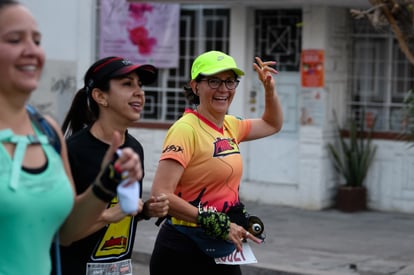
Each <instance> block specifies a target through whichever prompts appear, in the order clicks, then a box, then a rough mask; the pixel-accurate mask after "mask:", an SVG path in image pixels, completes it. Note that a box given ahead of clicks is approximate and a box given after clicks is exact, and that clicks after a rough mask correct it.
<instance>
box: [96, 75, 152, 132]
mask: <svg viewBox="0 0 414 275" xmlns="http://www.w3.org/2000/svg"><path fill="white" fill-rule="evenodd" d="M95 91H96V92H98V91H99V92H98V93H99V94H96V97H95V100H96V101H97V102H98V103H99V105H101V106H103V107H101V115H100V118H101V117H102V118H103V117H109V118H110V119H111V120H114V121H115V123H117V124H119V125H123V126H130V125H131V124H133V123H134V122H137V121H138V120H139V119H140V117H141V112H142V111H143V108H144V103H145V94H144V91H143V90H142V87H141V82H140V80H139V77H138V75H137V74H136V73H135V72H133V73H130V74H128V75H125V76H123V77H120V78H114V79H111V80H110V82H109V91H107V92H102V91H100V90H99V89H95Z"/></svg>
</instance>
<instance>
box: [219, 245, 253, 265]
mask: <svg viewBox="0 0 414 275" xmlns="http://www.w3.org/2000/svg"><path fill="white" fill-rule="evenodd" d="M214 260H215V262H216V264H228V265H242V264H254V263H257V259H256V257H255V256H254V253H253V251H252V249H251V247H250V245H249V244H248V243H247V242H243V251H237V249H235V250H234V251H233V252H232V253H231V254H229V255H227V256H225V257H220V258H215V259H214Z"/></svg>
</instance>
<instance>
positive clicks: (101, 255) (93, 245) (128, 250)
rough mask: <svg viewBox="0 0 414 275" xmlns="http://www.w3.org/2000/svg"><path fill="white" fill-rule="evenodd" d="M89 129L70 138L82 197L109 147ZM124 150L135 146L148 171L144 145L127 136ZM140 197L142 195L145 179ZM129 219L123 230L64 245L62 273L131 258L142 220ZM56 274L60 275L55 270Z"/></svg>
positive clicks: (102, 232) (109, 228)
mask: <svg viewBox="0 0 414 275" xmlns="http://www.w3.org/2000/svg"><path fill="white" fill-rule="evenodd" d="M89 130H90V127H88V128H85V129H83V130H81V131H79V132H77V133H75V134H74V135H72V136H71V137H69V138H68V139H67V146H68V154H69V161H70V165H71V170H72V175H73V179H74V182H75V185H76V191H77V193H78V194H81V193H83V192H84V191H85V190H86V189H87V188H88V187H89V185H90V184H91V183H92V182H93V180H94V179H95V178H96V176H97V175H98V173H99V171H100V166H101V162H102V159H103V157H104V155H105V153H106V151H107V149H108V148H109V145H108V144H106V143H104V142H102V141H100V140H98V139H97V138H95V137H94V136H93V135H92V134H91V133H90V131H89ZM123 147H131V148H132V149H133V150H134V151H135V152H136V153H137V154H138V155H139V157H140V159H141V163H142V171H144V152H143V148H142V145H141V144H140V143H139V142H138V141H137V140H136V139H135V138H134V137H132V136H131V135H130V134H128V133H126V134H125V143H124V144H123V145H122V146H121V148H123ZM140 194H141V195H142V180H141V192H140ZM111 204H112V203H111ZM112 205H113V204H112ZM125 219H126V220H125ZM125 219H124V220H122V221H121V223H122V225H121V226H118V227H121V228H116V227H114V226H113V225H112V224H110V225H108V226H106V227H104V228H102V229H101V230H99V231H97V232H95V233H94V234H92V235H90V236H88V237H86V238H84V239H82V240H79V241H76V242H74V243H72V244H71V245H70V246H69V247H64V246H61V247H60V248H61V249H60V254H61V263H62V265H61V266H62V274H63V275H73V274H85V273H86V264H87V262H95V263H103V262H105V263H108V262H114V261H120V260H125V259H130V258H131V254H132V248H133V245H134V239H135V231H136V226H137V222H138V219H137V217H130V216H127V217H126V218H125ZM53 262H54V261H53ZM52 274H56V272H55V270H53V272H52Z"/></svg>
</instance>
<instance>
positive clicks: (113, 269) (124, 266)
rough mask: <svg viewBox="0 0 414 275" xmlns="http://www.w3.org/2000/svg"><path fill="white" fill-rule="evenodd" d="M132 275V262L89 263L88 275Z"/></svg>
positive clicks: (87, 267)
mask: <svg viewBox="0 0 414 275" xmlns="http://www.w3.org/2000/svg"><path fill="white" fill-rule="evenodd" d="M112 274H117V275H132V263H131V260H130V259H128V260H123V261H119V262H113V263H88V264H87V266H86V275H112Z"/></svg>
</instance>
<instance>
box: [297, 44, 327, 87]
mask: <svg viewBox="0 0 414 275" xmlns="http://www.w3.org/2000/svg"><path fill="white" fill-rule="evenodd" d="M324 61H325V60H324V50H303V51H302V56H301V79H302V87H312V88H322V87H323V86H324V71H325V70H324Z"/></svg>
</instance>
